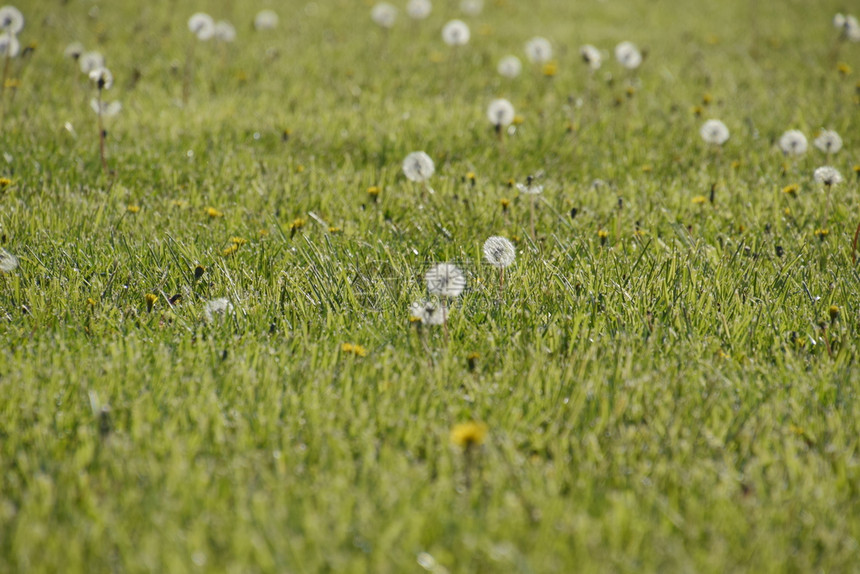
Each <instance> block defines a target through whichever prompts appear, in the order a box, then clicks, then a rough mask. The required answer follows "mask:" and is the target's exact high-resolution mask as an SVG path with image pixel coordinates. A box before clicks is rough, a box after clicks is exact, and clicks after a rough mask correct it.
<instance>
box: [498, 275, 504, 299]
mask: <svg viewBox="0 0 860 574" xmlns="http://www.w3.org/2000/svg"><path fill="white" fill-rule="evenodd" d="M504 286H505V268H504V267H499V301H501V300H502V289H503V288H504Z"/></svg>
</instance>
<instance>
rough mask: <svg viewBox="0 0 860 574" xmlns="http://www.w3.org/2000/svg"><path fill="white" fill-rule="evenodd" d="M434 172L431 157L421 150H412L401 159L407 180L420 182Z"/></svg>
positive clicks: (434, 166)
mask: <svg viewBox="0 0 860 574" xmlns="http://www.w3.org/2000/svg"><path fill="white" fill-rule="evenodd" d="M435 172H436V164H434V163H433V159H432V158H431V157H430V156H429V155H427V154H426V153H424V152H423V151H414V152H412V153H410V154H409V155H407V156H406V159H404V160H403V175H405V176H406V179H408V180H409V181H414V182H417V183H421V182H424V181H427V180H428V179H430V178H431V177H432V176H433V174H434V173H435Z"/></svg>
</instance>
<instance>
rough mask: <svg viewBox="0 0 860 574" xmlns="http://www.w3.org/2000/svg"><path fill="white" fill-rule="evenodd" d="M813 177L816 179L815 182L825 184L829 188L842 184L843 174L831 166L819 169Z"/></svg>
mask: <svg viewBox="0 0 860 574" xmlns="http://www.w3.org/2000/svg"><path fill="white" fill-rule="evenodd" d="M812 176H813V177H814V178H815V181H817V182H818V183H823V184H824V185H826V186H827V187H830V186H831V185H836V184H837V183H842V174H841V173H839V170H838V169H836V168H835V167H831V166H829V165H825V166H822V167H819V168H817V169H816V170H815V171H814V172H813V174H812Z"/></svg>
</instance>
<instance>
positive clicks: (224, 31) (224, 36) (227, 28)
mask: <svg viewBox="0 0 860 574" xmlns="http://www.w3.org/2000/svg"><path fill="white" fill-rule="evenodd" d="M215 38H216V39H217V40H220V41H221V42H228V43H229V42H233V41H234V40H236V28H234V27H233V24H231V23H230V22H227V21H226V20H220V21H218V22H216V23H215Z"/></svg>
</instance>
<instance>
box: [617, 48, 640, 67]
mask: <svg viewBox="0 0 860 574" xmlns="http://www.w3.org/2000/svg"><path fill="white" fill-rule="evenodd" d="M615 59H616V60H618V63H619V64H621V65H622V66H624V67H625V68H627V69H628V70H635V69H636V68H638V67H639V66H640V65H641V64H642V52H640V51H639V48H637V47H636V44H634V43H633V42H621V43H620V44H618V45H617V46H615Z"/></svg>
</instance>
